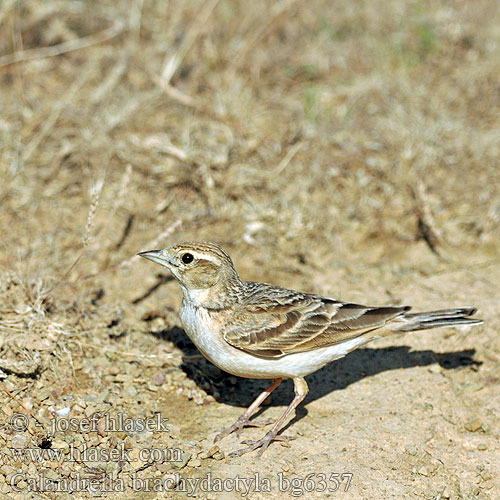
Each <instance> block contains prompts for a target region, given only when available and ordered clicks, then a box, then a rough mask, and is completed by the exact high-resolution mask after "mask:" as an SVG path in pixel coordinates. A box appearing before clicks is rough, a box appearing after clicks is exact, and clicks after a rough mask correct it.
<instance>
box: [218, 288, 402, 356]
mask: <svg viewBox="0 0 500 500" xmlns="http://www.w3.org/2000/svg"><path fill="white" fill-rule="evenodd" d="M409 309H410V308H409V307H367V306H363V305H360V304H352V303H346V302H338V301H336V300H333V299H326V298H323V297H320V296H317V295H312V294H303V293H298V292H295V291H293V290H287V289H284V288H278V287H272V288H271V286H270V285H269V290H267V291H266V290H262V291H261V293H255V294H251V293H250V294H248V296H247V299H246V301H245V303H243V304H241V306H240V307H239V308H238V309H237V310H236V311H235V312H234V313H233V314H232V315H231V319H230V321H228V322H226V324H225V326H224V328H223V337H224V339H225V340H226V342H228V343H229V344H231V345H232V346H234V347H236V348H238V349H242V350H245V351H248V352H251V353H253V354H255V355H258V356H264V357H280V356H283V355H285V354H291V353H298V352H304V351H311V350H313V349H317V348H320V347H328V346H332V345H335V344H339V343H340V342H344V341H346V340H349V339H353V338H356V337H360V336H362V335H364V334H367V333H368V332H370V331H372V330H375V329H377V328H380V327H382V326H384V325H385V323H386V322H387V321H388V320H390V319H392V318H395V317H397V316H401V315H402V314H404V313H405V312H406V311H408V310H409Z"/></svg>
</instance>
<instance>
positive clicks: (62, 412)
mask: <svg viewBox="0 0 500 500" xmlns="http://www.w3.org/2000/svg"><path fill="white" fill-rule="evenodd" d="M70 411H71V408H70V407H69V406H66V407H64V408H61V409H60V410H56V412H55V413H56V414H57V415H59V416H60V417H67V416H68V415H69V412H70Z"/></svg>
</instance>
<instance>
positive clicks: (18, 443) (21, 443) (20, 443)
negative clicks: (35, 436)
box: [11, 434, 28, 449]
mask: <svg viewBox="0 0 500 500" xmlns="http://www.w3.org/2000/svg"><path fill="white" fill-rule="evenodd" d="M27 443H28V436H25V435H24V434H14V435H13V436H12V440H11V446H12V448H17V449H21V448H26V444H27Z"/></svg>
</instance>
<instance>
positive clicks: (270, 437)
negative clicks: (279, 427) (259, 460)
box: [229, 431, 295, 457]
mask: <svg viewBox="0 0 500 500" xmlns="http://www.w3.org/2000/svg"><path fill="white" fill-rule="evenodd" d="M292 439H295V436H283V435H279V436H278V435H277V431H269V432H268V433H267V434H266V435H265V436H264V437H263V438H262V439H260V440H259V441H251V440H246V441H242V444H247V445H248V446H247V447H246V448H242V449H241V450H237V451H232V452H231V453H230V454H229V456H230V457H239V456H240V455H243V454H244V453H248V452H250V451H254V450H256V449H257V448H260V450H259V451H258V452H257V456H258V457H260V456H261V455H262V454H263V453H264V451H266V449H267V447H268V446H269V445H270V444H271V443H272V442H273V441H291V440H292Z"/></svg>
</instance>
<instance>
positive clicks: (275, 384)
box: [214, 378, 283, 443]
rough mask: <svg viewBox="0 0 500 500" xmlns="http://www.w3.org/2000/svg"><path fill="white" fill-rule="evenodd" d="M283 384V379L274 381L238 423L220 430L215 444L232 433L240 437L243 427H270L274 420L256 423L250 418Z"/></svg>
mask: <svg viewBox="0 0 500 500" xmlns="http://www.w3.org/2000/svg"><path fill="white" fill-rule="evenodd" d="M281 382H283V379H282V378H277V379H276V380H274V381H273V383H272V384H271V385H270V386H269V387H268V388H267V389H266V390H265V391H263V392H262V393H261V394H259V396H258V397H257V399H256V400H255V401H254V402H253V403H252V404H251V405H250V406H249V407H248V410H247V411H246V412H245V413H243V415H241V417H240V418H239V419H238V420H236V422H235V423H234V424H233V425H232V426H231V427H225V428H224V429H220V431H221V432H220V433H219V434H217V436H215V439H214V443H216V442H217V441H219V440H220V439H222V438H224V437H226V436H229V434H231V433H232V432H236V435H237V436H239V435H240V434H241V431H242V429H243V427H246V426H252V427H263V426H264V425H268V424H270V423H271V422H272V420H263V421H255V420H250V417H251V416H252V415H253V414H254V413H255V412H256V411H257V409H258V408H259V406H260V405H261V404H262V402H263V401H264V400H265V399H266V398H267V397H268V396H269V395H270V394H271V392H273V391H274V389H276V387H278V386H279V385H280V384H281Z"/></svg>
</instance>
